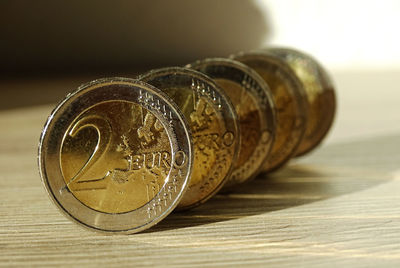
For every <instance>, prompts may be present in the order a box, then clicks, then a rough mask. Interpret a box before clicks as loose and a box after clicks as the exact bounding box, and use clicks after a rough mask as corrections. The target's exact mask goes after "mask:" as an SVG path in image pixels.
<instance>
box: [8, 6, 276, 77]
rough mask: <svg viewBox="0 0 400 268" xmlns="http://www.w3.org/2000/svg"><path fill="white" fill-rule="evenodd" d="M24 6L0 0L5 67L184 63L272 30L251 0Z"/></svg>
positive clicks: (253, 41)
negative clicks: (0, 0)
mask: <svg viewBox="0 0 400 268" xmlns="http://www.w3.org/2000/svg"><path fill="white" fill-rule="evenodd" d="M21 7H22V6H21V4H20V3H16V2H15V1H10V0H8V1H2V3H1V4H0V9H1V10H3V11H4V12H3V13H2V16H1V17H0V22H3V23H2V25H3V24H4V25H7V27H0V33H1V34H2V43H1V45H0V47H1V48H2V49H1V51H0V55H1V56H2V57H1V58H2V63H3V64H2V66H0V69H1V70H2V71H3V72H2V74H3V75H4V74H5V73H6V74H10V72H11V71H16V73H21V71H29V72H28V74H29V73H30V72H35V73H36V74H38V73H39V74H40V73H41V72H43V71H44V70H45V71H46V72H53V71H60V70H62V71H74V70H75V72H79V73H80V72H82V70H86V71H87V70H88V69H89V68H90V69H96V70H99V69H100V70H103V71H104V70H105V69H107V70H110V69H114V70H115V69H116V68H117V69H118V68H129V69H132V68H143V67H146V66H147V67H154V66H160V65H162V66H169V65H177V64H186V63H188V62H190V61H193V60H195V59H199V58H203V57H211V56H226V55H229V54H230V53H232V52H236V51H238V50H248V49H253V48H257V47H259V46H261V45H263V44H264V43H265V41H266V39H267V38H268V36H269V35H270V32H271V29H270V23H269V22H268V18H267V16H266V11H265V10H262V8H261V6H260V4H259V3H257V1H255V0H248V1H242V0H220V1H213V0H202V1H185V0H170V1H162V0H155V1H141V0H133V1H126V0H115V1H98V0H88V1H85V2H82V1H78V0H71V1H67V2H53V1H50V0H44V1H39V2H35V3H29V2H26V3H24V6H23V8H21ZM31 10H35V12H34V13H32V12H31ZM72 18H73V19H72ZM16 51H22V52H23V53H16ZM25 75H26V73H24V74H23V75H21V76H25Z"/></svg>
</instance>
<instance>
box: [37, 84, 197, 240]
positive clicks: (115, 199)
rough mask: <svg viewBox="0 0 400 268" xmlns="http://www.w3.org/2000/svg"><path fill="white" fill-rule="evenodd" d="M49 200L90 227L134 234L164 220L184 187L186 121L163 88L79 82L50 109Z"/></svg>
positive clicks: (44, 146) (45, 171)
mask: <svg viewBox="0 0 400 268" xmlns="http://www.w3.org/2000/svg"><path fill="white" fill-rule="evenodd" d="M38 163H39V171H40V175H41V177H42V181H43V184H44V186H45V188H46V189H47V192H48V194H49V196H50V198H51V199H52V200H53V201H54V203H55V204H56V205H57V206H58V208H59V209H60V210H61V211H62V212H63V213H64V214H65V215H66V216H68V217H69V218H70V219H72V220H73V221H75V222H77V223H79V224H81V225H82V226H85V227H88V228H90V229H92V230H96V231H103V232H108V233H135V232H138V231H141V230H144V229H147V228H149V227H151V226H153V225H155V224H156V223H157V222H159V221H160V220H162V219H163V218H165V217H166V216H167V215H168V214H169V213H170V212H171V211H172V210H173V209H174V208H175V207H176V206H177V204H178V203H179V201H180V200H181V198H182V196H183V194H184V192H185V190H186V189H187V186H188V182H189V178H190V175H191V171H192V164H193V153H192V143H191V136H190V131H189V127H188V124H187V122H186V121H185V119H184V117H183V115H182V114H181V113H180V112H179V110H178V108H177V107H176V105H175V104H174V102H172V101H171V100H170V99H169V98H168V97H167V96H166V95H165V94H164V93H162V92H161V91H159V90H158V89H156V88H155V87H153V86H151V85H148V84H146V83H143V82H140V81H136V80H133V79H127V78H106V79H99V80H95V81H93V82H90V83H87V84H84V85H82V86H80V87H79V88H78V89H77V90H76V91H75V92H73V93H71V94H69V95H68V96H67V97H66V98H65V99H64V100H62V101H61V102H60V103H59V104H58V105H57V107H56V108H55V109H54V110H53V111H52V113H51V114H50V116H49V118H48V120H47V122H46V124H45V126H44V129H43V132H42V135H41V137H40V143H39V156H38Z"/></svg>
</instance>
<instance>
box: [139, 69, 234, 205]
mask: <svg viewBox="0 0 400 268" xmlns="http://www.w3.org/2000/svg"><path fill="white" fill-rule="evenodd" d="M138 79H140V80H142V81H144V82H146V83H149V84H151V85H153V86H155V87H157V88H159V89H161V90H163V91H164V92H165V93H167V94H168V95H169V96H170V97H171V98H172V99H173V100H174V101H175V102H176V103H177V105H178V107H179V108H180V109H181V110H182V112H183V114H184V116H185V117H186V118H187V120H188V121H189V125H190V129H191V131H192V137H193V147H194V148H193V151H194V160H193V172H192V177H191V180H190V184H189V187H188V190H187V191H186V193H185V195H184V196H183V198H182V200H181V202H180V203H179V205H178V208H180V209H187V208H191V207H194V206H197V205H199V204H201V203H203V202H205V201H206V200H207V199H209V198H210V197H212V196H213V195H214V194H215V193H216V192H217V191H218V190H219V189H220V188H221V187H222V186H223V184H224V183H225V181H226V180H227V179H228V178H229V176H230V175H231V172H232V167H233V164H234V163H235V161H236V158H237V154H238V148H239V130H238V125H237V115H236V113H235V110H234V107H233V105H232V103H231V102H230V101H229V99H228V98H227V96H226V95H225V93H224V92H223V91H222V90H221V89H220V88H219V87H218V86H217V85H216V84H215V82H214V81H212V79H211V78H209V77H208V76H206V75H204V74H202V73H200V72H198V71H195V70H192V69H188V68H180V67H171V68H163V69H158V70H153V71H150V72H148V73H146V74H144V75H142V76H140V77H139V78H138Z"/></svg>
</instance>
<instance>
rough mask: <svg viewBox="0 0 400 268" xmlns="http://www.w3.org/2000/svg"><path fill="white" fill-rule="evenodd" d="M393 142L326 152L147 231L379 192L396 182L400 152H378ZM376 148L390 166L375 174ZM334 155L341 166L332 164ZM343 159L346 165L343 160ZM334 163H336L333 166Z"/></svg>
mask: <svg viewBox="0 0 400 268" xmlns="http://www.w3.org/2000/svg"><path fill="white" fill-rule="evenodd" d="M388 141H389V144H394V143H393V142H395V143H400V136H394V137H391V138H390V137H386V138H382V137H381V138H378V139H372V140H365V141H361V142H354V143H350V144H337V145H332V146H327V147H324V148H322V149H321V150H320V151H318V152H317V153H316V154H313V155H312V156H311V157H309V158H308V159H307V160H306V161H304V163H302V162H301V163H297V164H292V165H289V166H287V167H285V168H283V169H282V170H280V171H278V172H276V173H274V174H271V175H268V176H267V175H260V176H259V177H257V178H256V179H255V180H253V181H251V182H249V183H247V184H244V185H241V186H240V188H238V189H236V190H233V191H231V192H229V193H227V194H218V195H216V196H215V197H214V198H212V199H211V200H209V201H208V202H206V203H205V204H204V205H202V206H199V207H198V208H196V209H193V210H191V211H187V212H174V213H172V214H171V215H169V216H168V217H167V218H166V219H164V220H163V221H162V222H161V223H159V224H158V225H157V226H155V227H153V228H151V229H150V230H148V231H149V232H158V231H164V230H170V229H177V228H186V227H193V226H200V225H205V224H211V223H216V222H221V221H229V220H235V219H239V218H243V217H249V216H254V215H259V214H265V213H269V212H273V211H278V210H284V209H288V208H293V207H297V206H302V205H307V204H310V203H314V202H320V201H323V200H327V199H331V198H334V197H338V196H343V195H347V194H351V193H354V192H359V191H362V190H365V189H368V188H372V187H376V186H377V185H380V184H383V183H386V182H388V181H390V180H392V179H393V178H392V177H391V176H390V169H391V168H390V165H391V163H388V162H387V160H388V159H391V161H392V162H393V163H392V165H393V166H394V164H395V163H394V162H396V159H398V157H397V158H396V157H395V156H396V155H397V152H396V150H391V151H388V150H390V149H387V150H385V152H383V151H382V149H381V152H379V150H378V148H385V146H383V144H386V143H387V142H388ZM371 144H372V145H373V146H374V147H376V150H375V151H374V152H376V153H377V154H378V155H377V156H376V158H374V165H375V167H382V165H383V161H386V162H385V163H384V165H386V168H384V169H380V170H379V169H378V168H374V166H372V169H367V170H366V168H365V164H366V163H367V162H368V161H371V159H370V158H369V157H365V155H366V154H365V150H366V151H368V145H371ZM357 148H360V150H358V149H357ZM361 148H364V149H361ZM333 154H334V155H335V160H336V161H332V159H330V158H332V155H333ZM383 154H385V155H386V157H385V158H380V157H379V156H380V155H383ZM391 156H392V157H391ZM340 159H345V160H344V161H340ZM351 159H353V164H352V163H351V161H352V160H351ZM362 159H364V161H363V160H362ZM380 159H381V160H380ZM329 160H330V162H334V164H329V163H330V162H329ZM396 163H397V162H396ZM367 164H368V163H367ZM371 165H372V164H371ZM396 166H397V165H396ZM371 170H372V172H371Z"/></svg>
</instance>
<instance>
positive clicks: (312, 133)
mask: <svg viewBox="0 0 400 268" xmlns="http://www.w3.org/2000/svg"><path fill="white" fill-rule="evenodd" d="M268 51H269V52H271V53H273V54H274V55H277V56H278V57H280V58H281V59H283V60H284V61H285V62H287V63H288V64H289V66H290V67H291V68H292V70H293V71H294V72H295V73H296V75H297V76H298V77H299V78H300V81H301V82H302V83H303V86H304V89H305V91H306V95H307V98H306V99H307V102H308V106H309V109H308V120H307V127H306V132H305V134H304V137H303V140H302V141H301V143H300V146H299V148H298V149H297V153H296V155H297V156H300V155H304V154H306V153H307V152H309V151H311V150H312V149H314V148H315V147H316V146H317V145H318V144H320V143H321V141H322V140H323V139H324V137H325V136H326V134H327V133H328V132H329V129H330V128H331V126H332V123H333V119H334V117H335V110H336V98H335V91H334V86H333V84H332V81H331V79H330V77H329V75H328V73H327V72H326V70H325V69H324V68H323V67H322V65H321V64H320V63H318V62H317V61H316V60H315V59H314V58H313V57H311V56H310V55H307V54H305V53H303V52H300V51H298V50H294V49H289V48H270V49H268Z"/></svg>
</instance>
